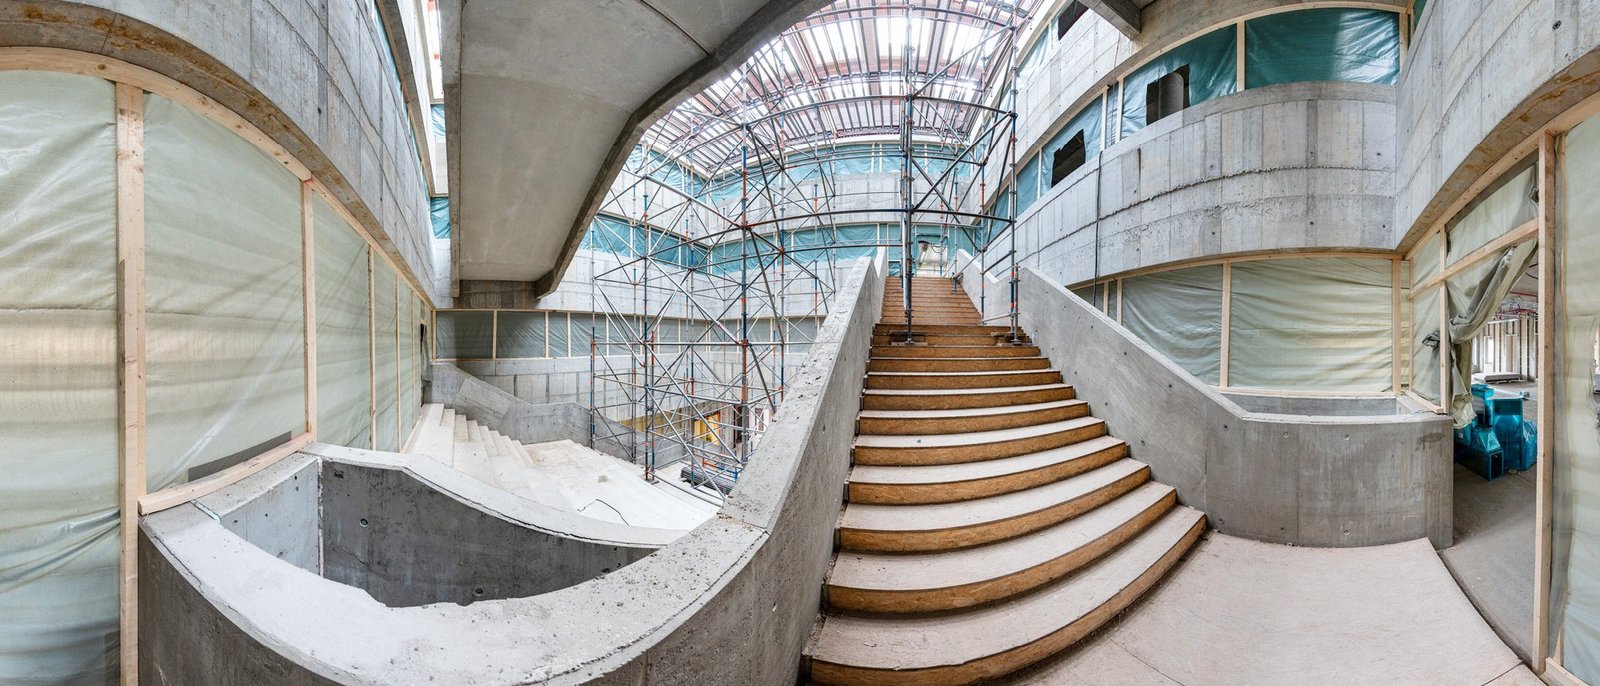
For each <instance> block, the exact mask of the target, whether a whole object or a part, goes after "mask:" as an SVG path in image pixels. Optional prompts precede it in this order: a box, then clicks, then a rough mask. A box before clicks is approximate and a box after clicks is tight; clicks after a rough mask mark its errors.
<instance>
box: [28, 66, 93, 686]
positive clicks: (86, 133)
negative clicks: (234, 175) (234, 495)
mask: <svg viewBox="0 0 1600 686" xmlns="http://www.w3.org/2000/svg"><path fill="white" fill-rule="evenodd" d="M115 112H116V106H115V104H114V94H113V86H112V84H111V82H109V81H106V80H104V79H98V78H94V77H90V76H78V75H73V74H61V73H46V72H36V71H10V72H3V73H0V208H3V217H4V218H3V219H0V387H3V388H4V389H5V393H6V401H5V411H4V412H0V473H4V477H0V683H4V684H58V683H60V684H107V683H115V682H116V677H117V611H118V605H117V578H118V577H117V550H118V548H117V532H118V520H117V426H118V423H117V407H118V396H117V281H116V279H117V215H116V199H117V181H116V163H115V159H116V128H115Z"/></svg>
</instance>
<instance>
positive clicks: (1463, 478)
mask: <svg viewBox="0 0 1600 686" xmlns="http://www.w3.org/2000/svg"><path fill="white" fill-rule="evenodd" d="M1455 469H1456V471H1455V545H1452V546H1450V547H1449V548H1446V549H1444V550H1442V551H1440V552H1439V556H1440V557H1442V558H1444V563H1445V566H1446V567H1448V568H1449V569H1450V573H1451V574H1453V575H1454V576H1455V578H1456V581H1457V582H1459V583H1460V584H1461V588H1462V590H1463V591H1465V592H1466V594H1467V597H1468V598H1470V599H1471V600H1472V604H1473V605H1475V606H1477V608H1478V612H1480V613H1482V614H1483V617H1484V619H1486V620H1488V622H1489V624H1490V626H1492V627H1494V630H1495V631H1496V632H1497V633H1499V634H1500V637H1501V638H1502V639H1504V640H1505V642H1506V644H1507V645H1509V646H1511V649H1512V650H1515V651H1516V653H1517V655H1519V656H1521V657H1522V658H1523V659H1528V655H1529V651H1530V646H1531V645H1532V641H1533V544H1534V540H1533V516H1534V497H1535V496H1534V484H1535V480H1534V475H1533V473H1532V472H1523V473H1518V474H1507V475H1505V476H1502V477H1500V478H1498V479H1495V480H1494V481H1484V480H1483V477H1480V476H1478V475H1477V474H1474V473H1472V472H1471V471H1469V470H1467V469H1466V468H1465V467H1462V466H1461V465H1456V468H1455Z"/></svg>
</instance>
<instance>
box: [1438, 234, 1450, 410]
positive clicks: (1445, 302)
mask: <svg viewBox="0 0 1600 686" xmlns="http://www.w3.org/2000/svg"><path fill="white" fill-rule="evenodd" d="M1449 254H1450V236H1449V235H1448V234H1446V233H1445V230H1444V227H1443V226H1440V227H1439V274H1440V275H1441V276H1443V275H1444V270H1445V268H1446V267H1448V266H1449V261H1450V260H1449ZM1450 405H1451V402H1450V282H1449V280H1448V279H1445V278H1441V279H1439V408H1440V411H1441V412H1442V413H1443V414H1450Z"/></svg>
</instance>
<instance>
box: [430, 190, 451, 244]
mask: <svg viewBox="0 0 1600 686" xmlns="http://www.w3.org/2000/svg"><path fill="white" fill-rule="evenodd" d="M428 218H429V219H432V220H433V237H434V238H449V237H450V199H449V198H429V199H428Z"/></svg>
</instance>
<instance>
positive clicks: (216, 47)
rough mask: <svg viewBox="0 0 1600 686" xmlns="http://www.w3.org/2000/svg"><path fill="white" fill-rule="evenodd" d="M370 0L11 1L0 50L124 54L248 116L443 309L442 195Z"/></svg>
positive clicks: (4, 7)
mask: <svg viewBox="0 0 1600 686" xmlns="http://www.w3.org/2000/svg"><path fill="white" fill-rule="evenodd" d="M379 36H380V30H379V27H378V26H377V25H376V24H375V23H374V21H373V18H372V13H371V11H370V10H369V8H368V7H367V5H366V4H365V3H364V2H362V0H325V1H314V0H70V1H68V0H35V1H33V2H14V3H5V4H0V46H33V47H54V48H66V49H71V50H78V51H82V52H88V53H93V54H98V55H104V56H106V57H113V58H116V59H120V60H123V61H126V62H130V63H132V64H136V65H139V66H141V67H145V68H147V69H150V70H153V71H155V72H158V73H160V74H163V75H166V76H169V77H171V78H173V79H174V80H176V81H178V82H180V83H183V84H184V85H186V86H189V87H190V88H193V89H195V90H197V91H199V92H200V93H202V94H204V95H205V96H207V97H209V98H211V99H213V100H215V101H216V102H218V103H219V104H221V105H223V106H224V107H227V108H228V109H230V110H233V111H234V112H236V113H238V114H240V115H241V116H243V117H244V118H245V119H247V120H249V121H250V123H252V124H254V125H255V126H256V127H257V128H259V129H261V130H262V131H264V132H265V133H266V134H267V135H268V136H270V137H271V138H272V139H273V141H275V142H276V143H278V144H279V145H282V146H283V147H284V148H285V149H286V150H288V151H289V153H290V154H292V155H294V156H295V158H297V159H299V160H300V161H301V162H302V163H304V164H305V165H306V166H307V167H308V168H310V170H311V172H312V173H313V174H315V175H316V176H317V178H319V179H321V180H322V181H323V182H324V183H325V184H327V186H328V188H329V190H331V191H332V192H333V194H334V195H335V196H337V197H338V198H339V199H340V200H341V201H342V202H343V203H344V204H345V206H346V207H348V208H349V209H350V211H351V212H352V213H353V214H355V216H356V218H357V219H359V220H360V221H361V222H362V223H363V224H365V225H366V226H367V228H368V229H369V230H371V231H373V232H374V235H375V236H376V237H377V238H378V239H379V241H380V242H382V243H383V244H384V248H385V249H386V250H388V251H389V252H390V253H391V254H393V255H394V256H396V257H397V258H400V259H401V260H403V261H404V263H405V264H407V265H409V266H410V268H411V270H412V272H413V273H414V274H415V275H416V276H417V280H418V282H419V283H421V284H422V286H423V288H424V289H425V290H427V291H428V292H429V295H430V296H431V297H432V299H433V302H434V303H435V304H439V305H442V304H445V303H447V302H448V300H447V299H446V298H445V296H448V295H449V294H448V293H447V292H445V293H441V292H440V291H439V290H438V288H437V284H436V283H435V281H434V278H433V260H432V255H431V252H432V248H431V244H430V242H429V241H430V239H429V237H430V236H431V231H430V228H429V219H428V192H427V185H426V182H425V181H424V178H423V175H422V168H421V163H420V162H419V161H418V159H417V156H416V154H415V153H414V152H413V151H412V147H411V146H412V143H411V126H410V122H409V120H408V119H407V112H406V109H405V101H404V99H403V97H402V96H401V94H400V85H399V83H398V81H397V79H396V77H395V74H394V70H393V68H392V67H390V66H389V64H388V58H387V57H386V55H385V53H384V47H383V42H382V39H381V38H380V37H379Z"/></svg>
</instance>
